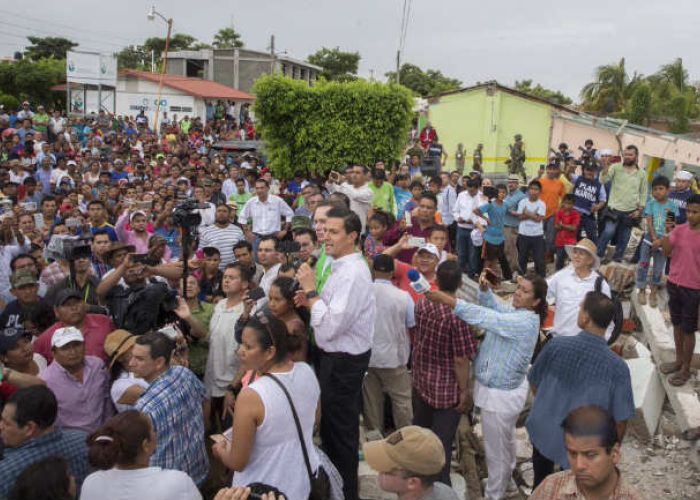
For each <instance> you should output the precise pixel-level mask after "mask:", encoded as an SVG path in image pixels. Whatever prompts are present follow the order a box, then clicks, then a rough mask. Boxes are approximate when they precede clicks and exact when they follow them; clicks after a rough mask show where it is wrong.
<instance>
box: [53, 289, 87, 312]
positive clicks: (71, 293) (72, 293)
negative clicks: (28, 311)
mask: <svg viewBox="0 0 700 500" xmlns="http://www.w3.org/2000/svg"><path fill="white" fill-rule="evenodd" d="M82 298H83V297H82V295H80V292H78V290H75V289H74V288H64V289H63V290H61V291H60V292H58V293H57V294H56V300H55V301H54V304H53V305H54V306H57V307H58V306H62V305H63V304H64V303H65V302H66V301H67V300H68V299H82Z"/></svg>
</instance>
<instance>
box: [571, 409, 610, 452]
mask: <svg viewBox="0 0 700 500" xmlns="http://www.w3.org/2000/svg"><path fill="white" fill-rule="evenodd" d="M561 426H562V428H563V429H564V433H565V434H569V435H570V436H573V437H597V438H599V439H600V445H601V446H602V447H603V448H605V451H606V452H608V453H610V451H611V450H612V448H613V446H615V443H616V442H617V441H618V436H617V426H616V425H615V419H614V418H613V416H612V415H611V414H610V413H608V412H607V411H605V410H604V409H602V408H600V407H599V406H593V405H589V406H581V407H579V408H576V409H575V410H573V411H571V412H570V413H569V414H568V415H567V416H566V418H565V419H564V421H563V422H562V423H561Z"/></svg>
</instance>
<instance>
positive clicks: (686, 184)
mask: <svg viewBox="0 0 700 500" xmlns="http://www.w3.org/2000/svg"><path fill="white" fill-rule="evenodd" d="M692 182H693V174H692V173H690V172H688V171H687V170H679V171H678V172H676V174H675V175H674V176H673V183H674V187H673V191H671V192H670V193H669V195H668V197H669V198H670V199H672V200H673V201H674V202H675V203H676V205H677V206H678V211H679V212H680V215H679V216H678V218H677V219H676V224H685V223H686V222H687V220H688V218H687V215H686V208H687V207H688V199H689V198H690V197H691V196H693V190H692V189H691V186H690V185H691V183H692Z"/></svg>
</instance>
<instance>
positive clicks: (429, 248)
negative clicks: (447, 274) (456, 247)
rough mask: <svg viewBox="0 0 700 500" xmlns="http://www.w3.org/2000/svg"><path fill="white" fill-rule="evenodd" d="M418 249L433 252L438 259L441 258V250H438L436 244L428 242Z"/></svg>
mask: <svg viewBox="0 0 700 500" xmlns="http://www.w3.org/2000/svg"><path fill="white" fill-rule="evenodd" d="M418 251H419V252H428V253H431V254H433V255H434V256H435V257H437V258H438V259H439V258H440V250H438V249H437V247H436V246H435V245H433V244H432V243H426V244H425V245H423V246H422V247H420V248H419V249H418Z"/></svg>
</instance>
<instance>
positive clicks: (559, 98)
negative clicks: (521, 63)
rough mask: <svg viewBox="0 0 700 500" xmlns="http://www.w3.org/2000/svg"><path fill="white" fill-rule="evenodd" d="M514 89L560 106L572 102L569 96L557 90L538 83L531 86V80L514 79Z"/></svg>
mask: <svg viewBox="0 0 700 500" xmlns="http://www.w3.org/2000/svg"><path fill="white" fill-rule="evenodd" d="M515 90H518V91H520V92H523V93H525V94H529V95H531V96H534V97H539V98H540V99H545V100H547V101H550V102H553V103H554V104H559V105H561V106H568V105H569V104H571V103H572V102H573V101H572V100H571V99H570V98H569V97H567V96H565V95H564V94H562V93H561V92H559V91H558V90H550V89H547V88H544V87H543V86H542V85H540V84H539V83H538V84H537V85H535V86H534V87H533V86H532V80H516V81H515Z"/></svg>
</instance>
